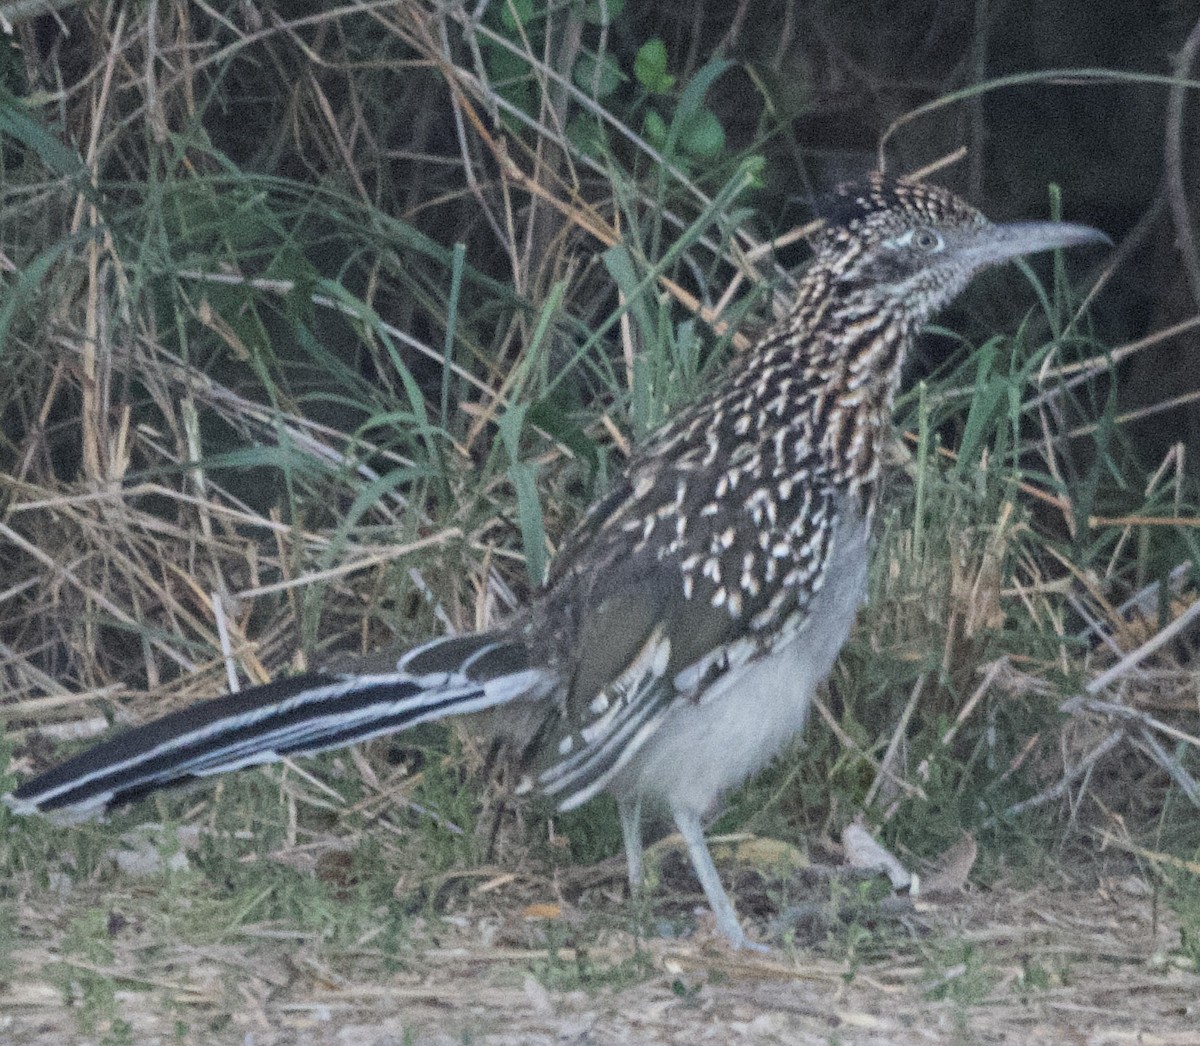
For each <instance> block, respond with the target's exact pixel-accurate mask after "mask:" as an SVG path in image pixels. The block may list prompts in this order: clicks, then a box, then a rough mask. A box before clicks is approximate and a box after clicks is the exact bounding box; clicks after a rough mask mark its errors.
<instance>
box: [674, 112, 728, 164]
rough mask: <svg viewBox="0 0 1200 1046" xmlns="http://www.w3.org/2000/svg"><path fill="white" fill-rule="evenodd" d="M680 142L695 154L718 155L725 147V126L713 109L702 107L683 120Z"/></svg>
mask: <svg viewBox="0 0 1200 1046" xmlns="http://www.w3.org/2000/svg"><path fill="white" fill-rule="evenodd" d="M679 144H680V146H681V147H682V148H683V149H684V151H685V152H689V153H691V154H692V155H693V156H705V157H709V156H716V155H717V154H718V153H720V152H721V151H722V150H723V149H724V148H725V128H724V127H722V126H721V121H720V120H718V119H717V118H716V116H715V115H714V114H713V111H712V110H711V109H701V110H699V111H698V112H696V113H694V114H692V115H691V116H690V117H688V118H687V119H686V120H684V121H683V122H682V125H681V126H680V128H679Z"/></svg>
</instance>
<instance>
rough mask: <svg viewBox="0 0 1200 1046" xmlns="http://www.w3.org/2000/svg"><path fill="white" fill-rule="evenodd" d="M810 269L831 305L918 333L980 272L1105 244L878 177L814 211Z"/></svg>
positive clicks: (1094, 233)
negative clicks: (817, 217) (852, 303)
mask: <svg viewBox="0 0 1200 1046" xmlns="http://www.w3.org/2000/svg"><path fill="white" fill-rule="evenodd" d="M820 213H821V217H823V218H824V219H825V224H824V226H823V227H822V228H821V229H820V231H818V232H817V233H816V234H815V236H814V237H813V241H812V243H813V249H814V252H815V258H814V267H815V268H816V269H818V270H824V278H825V280H826V281H828V283H827V284H826V286H827V288H828V289H829V290H832V291H833V292H834V294H835V295H836V296H837V297H840V298H844V297H848V296H853V297H856V298H858V297H860V296H861V297H862V298H863V299H866V300H865V301H864V302H863V304H864V305H866V306H867V307H868V308H870V309H872V310H879V311H882V312H886V313H890V314H891V315H893V316H895V315H897V313H899V314H900V315H902V316H903V318H904V319H905V320H907V321H909V322H910V323H912V324H914V325H917V326H919V325H920V324H922V323H924V322H925V321H926V320H928V319H929V318H930V316H932V315H933V314H934V313H935V312H937V310H939V309H940V308H942V307H943V306H944V305H946V304H948V303H949V302H950V301H951V300H952V299H953V298H954V297H955V296H956V295H957V294H958V293H959V292H960V291H962V290H963V288H965V287H966V285H967V284H968V283H969V282H970V281H971V280H972V279H973V278H974V277H975V275H976V274H978V273H979V272H980V271H981V270H983V269H986V268H988V267H990V266H993V265H998V264H999V263H1001V262H1004V261H1008V260H1009V259H1011V258H1015V257H1017V256H1019V255H1023V254H1034V253H1036V252H1038V251H1047V250H1053V249H1055V248H1059V247H1075V246H1078V245H1081V244H1086V243H1111V242H1112V241H1111V240H1109V238H1108V237H1107V236H1105V235H1104V233H1102V232H1100V231H1099V230H1097V229H1093V228H1091V227H1090V226H1087V225H1072V224H1069V223H1067V222H1045V221H1030V222H1012V223H1008V224H998V223H994V222H991V221H989V220H988V219H987V218H986V217H985V216H984V215H983V214H982V213H981V212H980V211H978V210H976V209H975V208H974V207H972V206H971V205H970V204H968V203H966V202H965V201H963V200H961V199H959V198H958V197H957V196H955V195H954V194H953V193H951V192H949V191H948V190H946V189H942V188H940V187H938V186H935V185H922V184H917V183H916V182H909V181H904V180H902V179H901V180H898V179H891V178H887V177H885V176H883V175H878V174H876V175H872V176H871V177H870V178H868V179H867V180H866V181H863V182H855V183H850V184H847V185H842V186H840V187H839V188H838V189H836V190H835V191H834V193H833V194H832V196H831V197H830V198H829V199H828V200H827V202H826V205H825V206H824V207H823V208H822V209H821V211H820Z"/></svg>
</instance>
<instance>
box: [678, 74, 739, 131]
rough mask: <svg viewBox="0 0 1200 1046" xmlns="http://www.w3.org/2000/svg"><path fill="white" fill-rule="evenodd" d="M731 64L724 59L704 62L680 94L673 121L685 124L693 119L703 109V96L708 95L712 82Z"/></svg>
mask: <svg viewBox="0 0 1200 1046" xmlns="http://www.w3.org/2000/svg"><path fill="white" fill-rule="evenodd" d="M732 64H733V63H732V62H729V61H727V60H725V59H724V58H714V59H713V60H712V61H711V62H705V63H704V65H703V66H701V67H700V69H699V70H697V72H696V75H695V76H693V77H692V79H691V80H690V81H689V82H688V85H687V87H685V88H684V89H683V91H682V92H681V93H680V95H679V108H678V109H677V110H676V112H675V119H676V120H677V121H679V122H680V123H681V124H686V123H687V122H688V121H689V120H691V119H693V118H694V117H695V116H696V114H697V113H699V112H700V110H701V109H703V107H704V96H705V95H706V94H708V89H709V88H710V87H712V85H713V81H714V80H716V78H717V77H718V76H720V75H721V74H722V73H723V72H725V70H726V69H728V68H729V67H730V66H731V65H732Z"/></svg>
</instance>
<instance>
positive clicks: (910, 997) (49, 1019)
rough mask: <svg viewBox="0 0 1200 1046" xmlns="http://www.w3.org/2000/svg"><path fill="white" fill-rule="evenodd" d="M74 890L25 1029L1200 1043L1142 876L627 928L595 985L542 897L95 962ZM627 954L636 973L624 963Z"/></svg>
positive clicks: (23, 942) (142, 951) (141, 948)
mask: <svg viewBox="0 0 1200 1046" xmlns="http://www.w3.org/2000/svg"><path fill="white" fill-rule="evenodd" d="M79 900H80V899H79V898H78V897H72V899H71V902H70V907H71V908H72V909H77V907H78V903H79ZM62 907H63V906H62V905H59V906H54V905H52V904H50V903H49V902H48V900H47V902H46V903H43V904H42V905H41V906H40V907H39V906H37V905H26V906H24V907H23V908H22V911H21V915H20V920H19V927H20V931H19V938H20V939H19V943H18V946H17V948H16V950H15V952H13V953H11V956H12V963H11V964H10V966H9V969H8V970H7V971H4V972H0V1043H4V1044H6V1046H51V1044H62V1043H92V1042H95V1043H120V1042H125V1043H134V1044H138V1046H140V1044H143V1043H146V1044H149V1043H159V1042H161V1043H172V1042H182V1043H235V1042H236V1043H245V1044H247V1046H283V1044H293V1043H295V1044H301V1043H311V1044H316V1046H323V1044H331V1046H332V1044H337V1046H351V1044H360V1043H361V1044H368V1046H385V1044H386V1046H390V1044H397V1046H399V1044H402V1043H403V1044H408V1043H413V1044H437V1046H441V1044H451V1043H454V1044H464V1043H488V1044H496V1046H501V1044H504V1046H508V1044H511V1046H525V1044H528V1046H541V1044H552V1043H554V1044H562V1043H578V1044H604V1043H671V1044H675V1043H678V1044H681V1046H682V1044H693V1043H738V1044H742V1043H744V1044H747V1046H750V1044H757V1043H764V1044H765V1043H797V1044H808V1043H821V1044H833V1043H838V1044H851V1043H862V1044H880V1046H884V1044H906V1043H955V1044H958V1043H964V1044H971V1043H981V1044H982V1043H1014V1044H1018V1043H1019V1044H1024V1043H1054V1044H1059V1046H1074V1044H1079V1046H1084V1044H1086V1046H1108V1044H1120V1043H1137V1044H1140V1046H1154V1044H1162V1046H1166V1044H1172V1046H1184V1044H1197V1046H1200V974H1198V973H1197V971H1196V970H1195V969H1194V967H1193V966H1192V965H1191V964H1189V963H1188V962H1186V961H1184V957H1183V956H1181V955H1180V953H1179V951H1178V946H1179V942H1180V935H1179V927H1178V925H1177V924H1176V923H1175V922H1174V921H1173V918H1172V915H1171V913H1170V912H1169V911H1168V910H1166V909H1165V907H1163V906H1158V905H1156V904H1155V903H1154V898H1153V896H1152V893H1151V891H1150V890H1149V889H1148V888H1147V887H1146V884H1145V883H1144V882H1142V880H1140V879H1138V878H1136V877H1133V876H1130V877H1125V878H1117V879H1113V880H1111V881H1102V882H1101V883H1100V884H1099V885H1098V886H1097V887H1096V888H1094V889H1089V890H1087V891H1080V890H1073V891H1067V890H1057V891H1056V890H1051V889H1045V888H1041V889H1034V890H1027V891H1018V890H1015V889H997V890H993V891H979V892H976V893H974V894H972V895H969V896H967V895H964V896H962V897H959V898H957V899H952V900H949V901H944V902H940V903H936V904H935V903H932V902H918V903H916V904H914V905H913V906H912V907H911V909H909V910H907V911H906V912H904V913H902V914H900V915H899V916H898V917H897V918H896V920H895V922H894V923H893V924H892V925H891V926H890V928H889V929H888V931H887V944H886V948H885V949H884V950H883V951H884V954H883V955H882V957H881V955H880V954H879V952H880V950H879V949H878V948H874V949H871V948H865V949H862V950H860V951H857V952H856V950H855V949H854V948H852V947H850V946H848V945H847V944H846V942H845V940H844V939H843V940H842V941H841V943H840V944H838V945H836V946H826V945H822V944H818V945H817V946H816V947H813V948H806V949H799V950H796V951H793V952H788V951H783V950H780V951H778V952H776V953H774V954H771V955H757V954H735V953H731V952H730V951H729V950H728V949H727V948H724V947H722V946H721V945H720V944H719V943H717V942H716V941H715V940H714V939H712V938H711V937H704V936H703V935H697V936H695V937H693V938H691V939H688V940H686V941H679V940H674V941H673V940H651V941H649V942H646V943H645V944H644V945H643V948H642V950H641V951H640V952H639V950H638V949H637V948H636V946H635V943H634V941H633V939H632V937H630V936H627V935H624V934H622V933H616V932H614V933H611V934H607V935H606V936H605V938H604V939H601V940H598V941H597V942H596V943H595V945H594V947H590V948H589V949H588V951H587V954H586V960H587V964H588V968H589V969H590V970H592V971H602V972H603V971H608V973H607V974H604V975H603V976H600V977H592V978H591V980H590V982H589V981H587V980H586V979H581V980H579V981H578V982H576V983H574V984H573V983H571V976H572V971H575V970H578V969H579V968H580V958H581V957H580V956H579V955H577V954H576V953H575V952H574V951H572V950H569V949H563V950H561V951H559V952H558V953H557V955H556V956H555V957H554V958H551V955H550V952H549V950H548V949H547V948H538V947H534V946H529V947H525V946H513V945H512V944H511V943H498V942H500V941H505V942H511V941H512V940H514V939H515V938H514V936H513V933H512V932H511V931H512V927H513V925H515V924H521V926H522V927H524V928H525V929H521V930H518V931H517V938H519V937H520V934H521V933H524V934H525V937H526V939H529V940H531V941H532V940H536V939H537V936H538V935H537V932H536V930H529V929H528V927H529V926H531V925H532V922H533V920H530V919H529V914H530V913H529V912H528V911H527V910H526V911H524V912H522V911H512V912H509V913H507V914H506V913H504V912H503V911H498V910H497V909H492V910H491V911H490V912H489V913H488V914H487V915H486V916H483V915H480V916H479V917H477V918H476V917H471V916H466V917H456V918H453V919H450V920H444V921H443V920H439V921H438V922H437V923H436V925H435V924H434V923H432V922H431V923H429V924H425V925H423V926H422V927H421V928H419V929H418V931H417V935H416V941H415V948H414V950H413V951H411V952H410V953H406V955H405V957H404V959H403V961H402V962H400V963H399V964H395V965H393V967H392V968H391V969H390V971H387V970H384V968H383V967H382V966H380V965H379V963H378V962H376V963H375V965H374V966H373V969H374V970H375V971H376V973H375V975H374V976H370V977H364V976H360V975H359V971H357V970H356V968H355V957H354V956H350V957H346V956H345V955H342V956H341V957H340V958H339V960H338V962H337V966H338V967H339V968H333V966H334V964H333V963H331V962H330V960H329V959H328V958H327V957H324V958H323V957H322V956H323V955H324V953H323V952H322V950H321V949H320V947H318V946H317V945H315V944H314V943H313V942H310V941H306V940H305V939H304V938H303V937H302V936H299V935H295V934H289V933H287V932H282V931H276V932H272V931H270V930H268V929H260V930H254V931H247V932H246V933H245V934H244V936H243V937H242V938H241V939H240V941H241V943H234V944H222V945H220V946H213V947H196V946H191V945H188V944H184V943H179V942H173V943H172V942H163V941H154V942H150V941H146V940H144V939H141V937H140V935H139V934H138V933H137V932H136V927H130V926H123V925H119V924H117V925H110V930H111V933H110V937H111V941H112V953H111V955H112V960H111V962H109V963H107V964H103V965H97V964H89V963H87V962H83V961H80V960H78V959H75V958H70V959H68V960H67V961H68V962H69V963H70V964H71V966H72V968H73V969H74V971H75V972H76V974H77V977H78V979H77V980H76V979H74V978H73V977H70V978H69V977H64V974H63V972H62V971H63V966H62V965H60V962H61V956H62V954H63V953H62V952H61V951H60V947H61V944H62V933H63V931H62V928H61V925H62V924H63V923H64V922H65V920H64V917H63V912H62V910H61V908H62ZM560 918H567V919H569V918H570V913H569V912H568V913H563V914H561V915H560ZM497 919H499V920H500V921H501V922H503V921H504V920H506V919H507V920H508V921H509V924H510V925H509V926H508V928H507V930H506V931H505V932H502V933H497V932H496V921H497ZM111 923H112V917H111V916H110V924H111ZM369 952H370V949H369V948H366V949H364V950H363V952H362V957H364V958H366V957H368V953H369ZM834 952H840V954H838V955H837V956H836V957H834V955H833V953H834ZM868 952H874V954H873V955H870V956H868V954H867V953H868ZM377 957H378V953H376V958H377ZM623 969H625V970H629V969H633V970H634V971H635V972H634V973H633V974H632V975H631V976H628V977H619V976H614V975H613V971H620V970H623ZM97 979H98V980H99V983H104V984H110V985H112V984H115V986H116V987H115V991H113V992H112V994H111V996H110V998H109V1000H108V1004H109V1010H108V1011H107V1012H108V1014H109V1016H107V1017H103V1018H102V1019H100V1020H97V1021H95V1022H94V1025H93V1027H92V1028H90V1029H85V1028H83V1027H82V1026H81V1024H82V1022H81V1013H82V1012H83V1007H84V1005H85V999H86V996H87V992H88V988H87V985H88V984H89V983H92V984H94V983H96V982H97ZM618 982H620V983H618ZM581 985H582V986H581ZM68 997H70V998H71V1001H70V1002H68ZM114 1014H115V1015H116V1016H115V1018H114V1016H113V1015H114Z"/></svg>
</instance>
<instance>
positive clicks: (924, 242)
mask: <svg viewBox="0 0 1200 1046" xmlns="http://www.w3.org/2000/svg"><path fill="white" fill-rule="evenodd" d="M909 243H911V244H912V245H913V246H914V247H915V248H916V249H917V250H919V251H921V252H922V253H924V254H936V253H937V252H938V251H940V250H941V249H942V248H943V247H945V246H946V241H945V240H943V239H942V236H941V233H939V232H938V231H937V230H936V229H913V233H912V239H910V240H909Z"/></svg>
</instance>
